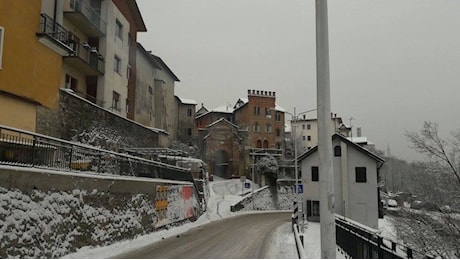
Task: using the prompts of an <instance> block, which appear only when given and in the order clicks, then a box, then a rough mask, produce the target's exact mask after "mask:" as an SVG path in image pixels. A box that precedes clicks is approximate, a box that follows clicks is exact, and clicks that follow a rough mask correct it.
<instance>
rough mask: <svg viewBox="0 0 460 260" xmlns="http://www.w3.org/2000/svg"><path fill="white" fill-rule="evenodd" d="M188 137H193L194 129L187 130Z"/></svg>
mask: <svg viewBox="0 0 460 260" xmlns="http://www.w3.org/2000/svg"><path fill="white" fill-rule="evenodd" d="M187 135H188V136H192V128H187Z"/></svg>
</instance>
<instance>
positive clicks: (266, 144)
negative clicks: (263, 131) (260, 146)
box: [264, 140, 268, 148]
mask: <svg viewBox="0 0 460 260" xmlns="http://www.w3.org/2000/svg"><path fill="white" fill-rule="evenodd" d="M264 148H268V141H267V140H264Z"/></svg>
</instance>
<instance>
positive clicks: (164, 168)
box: [0, 125, 194, 182]
mask: <svg viewBox="0 0 460 260" xmlns="http://www.w3.org/2000/svg"><path fill="white" fill-rule="evenodd" d="M0 164H4V165H15V166H25V167H34V168H42V169H53V170H60V171H71V172H91V173H104V174H111V175H126V176H137V177H150V178H161V179H169V180H180V181H190V182H194V181H193V177H192V174H191V171H190V170H189V169H185V168H181V167H177V166H174V165H169V164H165V163H161V162H156V161H152V160H147V159H143V158H139V157H135V156H131V155H128V154H122V153H117V152H113V151H107V150H103V149H98V148H95V147H92V146H87V145H84V144H77V143H72V142H68V141H65V140H61V139H57V138H53V137H49V136H44V135H40V134H36V133H32V132H28V131H23V130H20V129H15V128H11V127H6V126H2V125H0Z"/></svg>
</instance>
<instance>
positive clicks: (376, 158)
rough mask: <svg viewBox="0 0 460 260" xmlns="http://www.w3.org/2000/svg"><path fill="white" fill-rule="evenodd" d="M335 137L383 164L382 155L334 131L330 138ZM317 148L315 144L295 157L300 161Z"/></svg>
mask: <svg viewBox="0 0 460 260" xmlns="http://www.w3.org/2000/svg"><path fill="white" fill-rule="evenodd" d="M336 138H339V139H340V140H341V141H343V142H345V143H347V145H350V146H352V147H354V148H355V149H356V150H358V151H360V152H362V153H364V154H366V155H367V156H369V157H371V158H372V159H374V160H376V161H377V162H379V163H382V164H383V163H384V162H385V160H384V159H383V158H382V157H380V156H378V155H377V154H375V153H373V152H371V151H369V150H367V149H366V148H364V147H362V146H361V145H358V144H356V143H353V142H352V141H350V140H348V139H347V138H346V137H345V136H343V135H341V134H339V133H334V134H333V135H332V139H336ZM317 150H318V146H315V147H313V148H311V149H310V150H308V151H306V152H304V153H302V154H300V155H299V156H298V157H297V160H298V161H301V160H303V159H305V158H306V157H308V156H310V155H312V154H313V153H315V152H316V151H317Z"/></svg>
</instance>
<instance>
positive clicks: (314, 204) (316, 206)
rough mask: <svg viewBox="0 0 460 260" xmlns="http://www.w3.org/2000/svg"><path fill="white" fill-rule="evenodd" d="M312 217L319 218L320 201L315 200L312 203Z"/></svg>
mask: <svg viewBox="0 0 460 260" xmlns="http://www.w3.org/2000/svg"><path fill="white" fill-rule="evenodd" d="M311 215H312V216H319V201H317V200H314V201H312V203H311Z"/></svg>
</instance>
